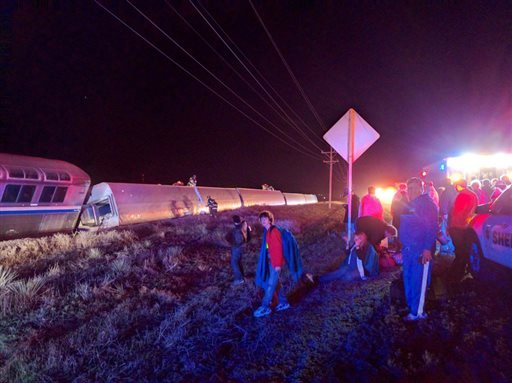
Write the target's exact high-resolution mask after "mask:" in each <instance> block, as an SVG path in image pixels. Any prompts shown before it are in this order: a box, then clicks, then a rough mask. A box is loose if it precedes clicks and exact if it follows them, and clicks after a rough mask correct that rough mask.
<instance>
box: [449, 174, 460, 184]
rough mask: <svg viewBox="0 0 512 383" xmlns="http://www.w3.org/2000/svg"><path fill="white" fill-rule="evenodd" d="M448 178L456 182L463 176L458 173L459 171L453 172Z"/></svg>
mask: <svg viewBox="0 0 512 383" xmlns="http://www.w3.org/2000/svg"><path fill="white" fill-rule="evenodd" d="M448 178H449V179H451V180H452V182H457V181H459V180H461V179H462V178H463V177H462V174H460V173H453V174H451V175H450V176H449V177H448Z"/></svg>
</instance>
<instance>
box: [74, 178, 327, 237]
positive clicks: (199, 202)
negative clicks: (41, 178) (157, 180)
mask: <svg viewBox="0 0 512 383" xmlns="http://www.w3.org/2000/svg"><path fill="white" fill-rule="evenodd" d="M208 196H211V197H212V198H213V199H215V201H216V202H217V204H218V211H223V210H232V209H238V208H240V207H247V206H254V205H263V206H278V205H285V204H289V205H299V204H306V203H316V202H318V201H317V198H316V196H315V195H310V194H306V195H305V194H298V193H282V192H280V191H270V190H260V189H247V188H216V187H204V186H197V187H191V186H167V185H147V184H132V183H106V182H103V183H101V184H98V185H94V186H93V187H92V192H91V196H90V198H89V200H88V202H87V204H86V205H85V206H84V208H83V212H82V217H81V227H82V228H83V229H87V228H88V229H98V228H110V227H116V226H124V225H132V224H137V223H144V222H152V221H160V220H165V219H170V218H177V217H182V216H185V215H195V214H203V213H207V212H208V206H207V203H206V201H207V198H208ZM288 201H289V202H288Z"/></svg>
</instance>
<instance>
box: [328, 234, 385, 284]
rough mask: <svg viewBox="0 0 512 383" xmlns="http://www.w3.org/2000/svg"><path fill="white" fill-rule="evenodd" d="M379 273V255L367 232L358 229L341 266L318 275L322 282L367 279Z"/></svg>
mask: <svg viewBox="0 0 512 383" xmlns="http://www.w3.org/2000/svg"><path fill="white" fill-rule="evenodd" d="M377 275H379V257H378V255H377V252H376V251H375V248H374V247H373V245H372V244H371V243H370V242H369V241H368V238H367V237H366V234H365V233H364V232H362V231H359V232H358V231H357V230H356V235H355V236H354V246H352V248H351V249H350V252H349V255H348V256H347V257H346V258H345V260H344V261H343V263H342V264H341V266H340V267H339V268H338V269H337V270H334V271H332V272H330V273H327V274H324V275H321V276H320V277H318V281H319V282H320V283H325V282H330V281H334V280H336V279H339V280H343V281H354V280H360V279H362V280H366V279H368V277H374V276H377Z"/></svg>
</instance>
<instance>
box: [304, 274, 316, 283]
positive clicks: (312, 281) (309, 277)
mask: <svg viewBox="0 0 512 383" xmlns="http://www.w3.org/2000/svg"><path fill="white" fill-rule="evenodd" d="M306 280H307V281H308V282H309V283H311V284H315V277H314V276H313V274H311V273H306Z"/></svg>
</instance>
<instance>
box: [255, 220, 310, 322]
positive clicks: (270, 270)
mask: <svg viewBox="0 0 512 383" xmlns="http://www.w3.org/2000/svg"><path fill="white" fill-rule="evenodd" d="M259 220H260V222H261V224H262V225H263V228H264V231H263V238H262V244H261V249H260V254H259V259H258V265H257V269H256V286H260V287H261V288H263V290H264V295H263V300H262V302H261V306H260V307H258V309H256V310H255V311H254V316H255V317H256V318H259V317H262V316H265V315H269V314H270V313H271V312H272V309H271V308H270V306H271V303H272V302H273V301H274V302H275V301H277V305H276V306H275V311H282V310H286V309H289V308H290V304H289V303H288V301H287V299H286V295H285V294H284V292H283V289H282V287H281V282H280V281H279V279H280V275H281V270H282V267H283V266H284V264H285V262H286V263H287V265H288V269H289V271H290V274H291V275H292V277H293V278H294V279H295V280H296V281H297V280H298V279H299V278H300V277H301V276H302V262H301V259H300V256H299V253H298V248H297V244H296V241H295V239H294V238H293V236H292V235H291V233H289V232H288V231H287V230H285V229H281V228H278V227H277V226H275V225H274V215H273V214H272V213H271V212H270V211H262V212H261V213H260V214H259Z"/></svg>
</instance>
